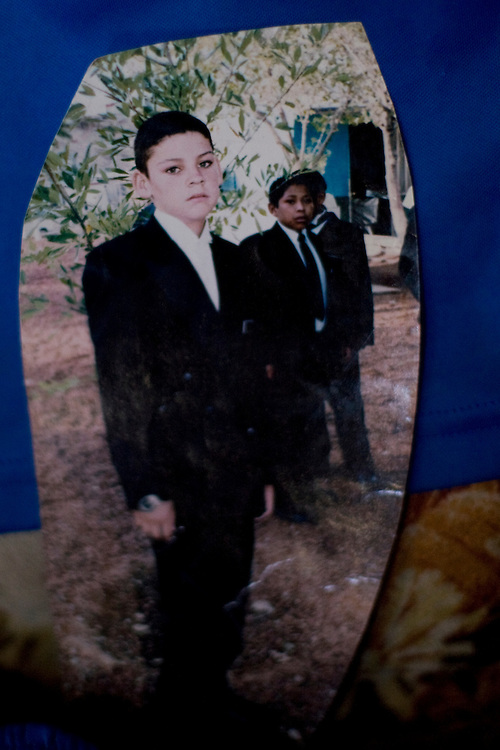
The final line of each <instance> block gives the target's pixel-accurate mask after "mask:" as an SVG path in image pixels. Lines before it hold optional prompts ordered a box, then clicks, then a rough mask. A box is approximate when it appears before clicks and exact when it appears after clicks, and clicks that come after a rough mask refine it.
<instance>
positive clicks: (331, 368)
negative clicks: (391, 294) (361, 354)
mask: <svg viewBox="0 0 500 750" xmlns="http://www.w3.org/2000/svg"><path fill="white" fill-rule="evenodd" d="M313 239H314V243H315V245H316V248H317V249H318V254H319V255H320V258H321V261H322V263H323V267H324V269H325V274H326V285H327V306H326V319H325V325H324V328H323V330H322V331H321V332H316V329H315V320H314V318H313V316H312V315H311V312H310V308H309V303H308V293H307V289H306V279H305V274H304V266H303V263H302V261H301V259H300V257H299V255H298V253H297V250H296V249H295V247H294V245H293V243H292V242H291V241H290V239H289V238H288V236H287V235H286V233H285V232H284V231H283V230H282V229H281V227H280V226H279V224H278V223H276V224H275V225H274V226H273V227H271V229H269V230H267V231H265V232H262V233H261V234H254V235H252V236H250V237H248V238H246V239H245V240H243V242H242V243H241V245H240V248H241V250H242V251H243V253H245V255H246V256H247V257H248V258H249V259H251V263H252V265H253V267H254V270H253V273H252V279H253V280H254V282H255V281H256V283H257V287H254V288H253V291H252V293H251V294H252V297H253V300H250V301H249V303H248V308H249V309H252V302H253V310H252V317H253V318H255V320H256V329H257V331H258V335H259V336H260V337H261V339H262V340H263V341H264V345H265V350H266V352H267V357H268V359H269V360H270V361H271V362H272V363H273V364H275V365H276V366H277V367H278V368H279V369H281V370H288V371H289V372H291V373H294V377H295V378H297V377H304V378H305V379H306V380H308V381H312V382H320V381H326V380H328V379H329V378H331V377H333V376H334V375H335V374H337V370H338V368H339V364H340V359H341V352H342V350H343V348H345V346H348V345H349V341H350V340H351V339H352V334H351V333H350V331H349V329H350V326H351V323H352V317H353V316H352V312H351V306H350V302H349V293H350V291H349V290H350V281H349V275H348V268H347V262H346V260H345V259H344V258H343V257H342V256H341V255H340V254H339V255H336V254H334V253H331V252H323V249H322V244H321V243H320V242H319V240H318V239H317V238H313Z"/></svg>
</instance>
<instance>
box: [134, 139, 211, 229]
mask: <svg viewBox="0 0 500 750" xmlns="http://www.w3.org/2000/svg"><path fill="white" fill-rule="evenodd" d="M147 167H148V174H147V175H145V174H143V173H142V172H138V171H137V172H134V174H133V178H132V179H133V184H134V188H135V190H136V192H137V194H138V195H139V196H140V197H141V198H150V199H151V200H152V202H153V203H154V205H155V206H156V208H158V209H159V210H160V211H164V212H165V213H167V214H170V215H171V216H175V217H176V218H177V219H180V220H181V221H182V222H183V223H184V224H186V226H188V227H189V228H190V229H191V230H192V231H193V232H195V234H197V235H198V236H199V235H200V234H201V232H202V230H203V226H204V224H205V219H206V217H207V215H208V214H209V213H210V211H211V210H212V209H213V208H214V206H215V204H216V203H217V199H218V197H219V186H220V184H221V182H222V171H221V168H220V165H219V162H218V160H217V159H216V157H215V155H214V153H213V150H212V146H211V145H210V142H209V141H208V140H207V139H206V138H205V136H204V135H202V134H201V133H197V132H191V131H190V132H188V133H177V134H176V135H171V136H167V137H166V138H164V139H163V140H162V141H160V142H159V143H157V144H156V146H153V148H152V149H151V154H150V156H149V159H148V162H147Z"/></svg>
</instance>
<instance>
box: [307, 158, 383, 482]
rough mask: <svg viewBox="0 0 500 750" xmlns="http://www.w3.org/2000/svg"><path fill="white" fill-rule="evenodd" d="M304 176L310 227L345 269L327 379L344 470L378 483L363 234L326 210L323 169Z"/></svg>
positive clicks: (353, 476) (322, 249)
mask: <svg viewBox="0 0 500 750" xmlns="http://www.w3.org/2000/svg"><path fill="white" fill-rule="evenodd" d="M304 179H305V182H306V184H307V187H308V189H309V192H310V194H311V198H312V200H313V203H314V219H313V220H312V222H311V224H310V225H309V230H310V232H311V233H312V235H313V236H314V237H315V238H317V239H318V240H319V242H318V247H319V249H320V252H321V255H322V258H326V257H331V258H337V259H338V260H339V261H341V262H342V266H343V269H344V271H345V284H346V287H345V292H346V293H345V294H344V295H343V300H344V304H345V310H344V315H343V320H344V323H343V324H344V326H345V330H344V332H343V337H342V341H343V345H342V351H341V357H340V367H339V369H338V371H337V372H336V373H333V374H334V377H332V378H331V379H330V380H329V382H328V383H326V388H325V395H326V398H327V400H328V402H329V404H330V406H331V408H332V410H333V414H334V418H335V427H336V431H337V438H338V441H339V445H340V449H341V452H342V456H343V459H344V466H343V471H344V473H345V474H346V475H347V476H348V477H349V478H351V479H354V480H356V481H360V482H372V481H375V480H376V472H375V466H374V463H373V458H372V455H371V451H370V444H369V440H368V432H367V429H366V424H365V414H364V404H363V397H362V394H361V376H360V367H359V351H360V350H361V349H362V348H364V347H365V346H368V345H372V344H373V342H374V330H373V294H372V286H371V278H370V269H369V266H368V259H367V255H366V248H365V242H364V239H363V232H362V230H361V229H360V228H359V227H357V226H355V225H354V224H350V223H348V222H346V221H341V220H340V219H339V218H338V217H337V216H336V215H335V214H334V213H333V212H331V211H327V210H326V208H325V205H324V203H325V198H326V189H327V185H326V181H325V179H324V178H323V176H322V175H321V174H320V173H319V172H309V173H307V174H305V175H304Z"/></svg>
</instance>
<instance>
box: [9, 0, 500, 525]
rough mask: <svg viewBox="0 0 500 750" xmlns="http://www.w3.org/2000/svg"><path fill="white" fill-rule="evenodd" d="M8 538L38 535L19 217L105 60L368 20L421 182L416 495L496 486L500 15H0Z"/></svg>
mask: <svg viewBox="0 0 500 750" xmlns="http://www.w3.org/2000/svg"><path fill="white" fill-rule="evenodd" d="M0 15H1V20H2V23H1V26H0V28H1V34H2V64H3V71H4V74H3V76H2V78H1V82H0V86H1V92H0V101H1V103H2V123H1V128H2V137H1V138H0V148H1V151H2V157H1V162H0V163H1V164H2V174H3V182H4V185H3V188H4V189H3V191H2V202H1V204H0V211H1V213H2V217H1V220H2V228H3V231H2V241H1V248H0V252H1V257H0V262H1V269H2V272H1V274H0V285H1V290H0V319H1V321H2V344H3V346H2V357H1V359H0V378H1V392H2V400H1V405H0V425H1V432H0V498H1V504H0V530H2V531H6V530H15V529H31V528H37V527H38V525H39V515H38V500H37V491H36V483H35V475H34V471H33V459H32V452H31V443H30V432H29V421H28V412H27V406H26V396H25V392H24V388H23V379H22V366H21V354H20V342H19V323H18V303H17V297H18V278H19V251H20V237H21V231H22V225H23V218H24V214H25V211H26V208H27V205H28V203H29V200H30V196H31V192H32V190H33V187H34V185H35V182H36V179H37V176H38V174H39V172H40V169H41V167H42V164H43V161H44V158H45V156H46V154H47V152H48V149H49V147H50V145H51V143H52V140H53V138H54V135H55V133H56V131H57V129H58V127H59V124H60V122H61V120H62V118H63V116H64V114H65V111H66V109H67V108H68V106H69V104H70V103H71V100H72V97H73V95H74V93H75V91H76V89H77V86H78V84H79V83H80V81H81V79H82V77H83V75H84V73H85V72H86V70H87V68H88V66H89V65H90V63H91V62H92V60H94V59H95V58H96V57H99V56H101V55H104V54H106V53H110V52H117V51H120V50H125V49H129V48H133V47H137V46H141V45H147V44H151V43H154V42H158V41H166V40H168V39H178V38H181V39H182V38H186V37H192V36H197V35H203V34H209V33H219V32H224V31H234V30H237V29H242V28H256V27H264V26H271V25H272V26H274V25H280V24H292V23H293V24H300V23H304V22H308V23H309V22H324V21H353V20H356V21H361V22H362V23H363V24H364V26H365V30H366V32H367V34H368V37H369V39H370V41H371V43H372V46H373V48H374V51H375V55H376V57H377V60H378V63H379V65H380V67H381V70H382V73H383V75H384V77H385V81H386V83H387V86H388V89H389V92H390V94H391V96H392V99H393V101H394V104H395V108H396V111H397V114H398V118H399V122H400V127H401V131H402V135H403V139H404V142H405V145H406V149H407V154H408V158H409V162H410V167H411V170H412V174H413V181H414V187H415V194H416V199H417V227H418V234H419V240H420V249H421V264H422V301H423V305H424V315H423V325H424V341H423V344H424V345H423V356H422V381H421V389H420V396H419V405H418V415H417V424H416V432H415V442H414V453H413V460H412V466H411V472H410V480H409V489H410V490H415V491H416V490H419V491H420V490H428V489H434V488H437V487H446V486H453V485H458V484H465V483H469V482H475V481H480V480H487V479H493V478H498V477H500V450H498V445H499V443H500V379H499V372H500V325H499V320H500V294H499V293H498V292H499V289H500V263H499V234H500V226H499V224H500V220H499V215H500V212H499V197H498V195H499V190H498V175H497V165H498V163H499V153H498V152H499V147H498V142H499V141H498V135H499V133H498V131H499V124H498V123H499V122H500V117H499V114H500V113H499V111H498V110H499V107H500V100H499V97H498V88H499V78H500V76H499V65H500V56H499V55H498V39H499V35H500V6H499V5H498V3H497V1H496V0H458V1H454V2H452V1H451V0H422V2H420V3H419V4H418V5H415V3H414V1H413V0H399V1H398V2H397V3H394V2H393V0H378V2H376V3H374V2H373V0H335V2H333V1H327V0H310V2H308V3H307V5H304V4H303V3H300V2H298V0H275V2H273V3H268V2H265V0H256V1H255V2H254V3H247V4H245V5H241V4H237V5H236V4H234V3H233V2H230V0H212V1H211V2H210V3H202V2H200V0H185V1H184V2H183V3H179V4H176V3H173V2H166V1H165V0H148V2H147V3H146V2H141V1H140V0H87V2H85V3H82V2H81V0H43V2H41V0H25V1H24V2H22V3H19V2H18V1H17V0H4V1H3V3H2V10H1V14H0Z"/></svg>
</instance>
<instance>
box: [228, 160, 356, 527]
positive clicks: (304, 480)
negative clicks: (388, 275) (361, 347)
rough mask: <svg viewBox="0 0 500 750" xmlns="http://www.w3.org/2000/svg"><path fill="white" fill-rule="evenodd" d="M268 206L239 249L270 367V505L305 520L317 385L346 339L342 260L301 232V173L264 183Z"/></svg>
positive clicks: (314, 471) (319, 414)
mask: <svg viewBox="0 0 500 750" xmlns="http://www.w3.org/2000/svg"><path fill="white" fill-rule="evenodd" d="M269 211H270V213H271V214H272V215H273V216H274V217H275V218H276V219H277V221H276V224H275V225H274V226H273V227H271V229H269V230H267V231H265V232H262V233H261V234H255V235H252V236H251V237H248V238H247V239H245V240H244V241H243V242H242V243H241V245H240V248H241V250H242V251H243V252H244V253H245V255H246V256H247V257H248V258H250V259H253V263H254V265H255V268H256V269H257V272H256V273H254V274H253V279H254V280H257V287H256V288H255V289H254V291H253V300H252V302H253V304H254V309H253V311H252V318H254V319H255V321H256V333H257V335H258V336H259V339H260V341H261V342H262V346H263V349H264V351H265V357H266V359H267V360H268V362H269V363H270V365H271V366H272V387H271V388H270V398H269V406H268V414H269V420H270V426H269V428H268V430H267V434H268V435H269V436H272V438H271V437H270V439H272V440H273V441H274V446H273V448H274V450H275V466H274V483H275V486H276V511H277V513H278V514H280V515H283V516H285V517H287V518H290V519H291V520H297V521H300V520H309V519H310V518H311V516H313V515H314V512H313V508H314V502H315V492H314V489H313V480H314V478H315V477H316V476H318V475H320V474H324V473H325V472H326V471H327V470H328V455H329V451H330V443H329V439H328V434H327V429H326V422H325V415H324V396H323V388H324V387H325V386H326V384H328V383H329V382H330V381H331V380H332V378H334V377H335V376H336V375H337V374H338V372H339V368H340V362H341V356H342V351H343V349H344V347H345V343H346V333H347V325H348V305H347V301H346V299H345V295H346V293H348V289H347V278H346V271H345V268H344V262H343V260H342V259H341V258H337V257H335V256H333V255H322V254H321V252H320V251H319V249H318V248H317V247H316V246H315V244H314V242H313V241H312V239H311V237H310V236H308V235H307V233H306V227H307V225H308V224H309V223H310V222H311V220H312V219H313V216H314V202H313V200H312V197H311V194H310V192H309V189H308V186H307V185H306V181H305V177H304V175H303V174H298V175H295V176H292V177H284V178H281V179H278V180H276V181H275V182H274V183H273V184H272V185H271V188H270V191H269ZM311 520H312V519H311Z"/></svg>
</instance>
